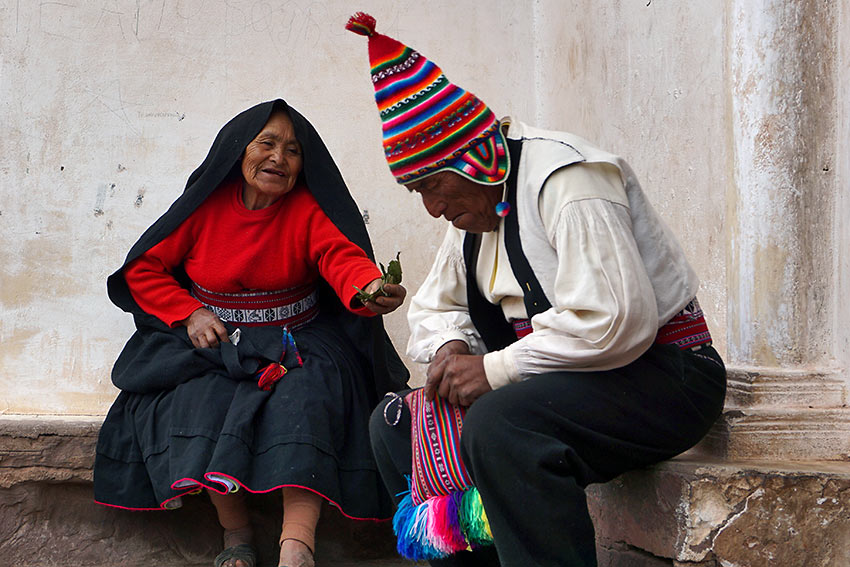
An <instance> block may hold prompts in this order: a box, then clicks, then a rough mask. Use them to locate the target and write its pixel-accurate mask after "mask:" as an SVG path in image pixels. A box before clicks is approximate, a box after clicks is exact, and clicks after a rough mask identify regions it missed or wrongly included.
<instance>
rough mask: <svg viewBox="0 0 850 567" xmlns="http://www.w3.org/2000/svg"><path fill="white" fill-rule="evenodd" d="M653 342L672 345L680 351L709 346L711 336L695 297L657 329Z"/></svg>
mask: <svg viewBox="0 0 850 567" xmlns="http://www.w3.org/2000/svg"><path fill="white" fill-rule="evenodd" d="M655 342H656V343H658V344H662V345H669V344H674V345H676V346H677V347H679V348H680V349H682V350H685V349H692V350H697V349H699V348H700V347H703V346H710V345H711V334H710V333H709V332H708V325H707V324H706V323H705V317H703V314H702V309H701V308H700V306H699V301H697V298H696V297H695V298H693V299H692V300H691V302H690V303H688V304H687V305H686V306H685V308H684V309H682V310H681V311H679V312H678V313H676V315H674V316H673V318H672V319H670V320H669V321H667V323H665V324H664V325H663V326H662V327H661V328H660V329H658V334H657V335H656V336H655Z"/></svg>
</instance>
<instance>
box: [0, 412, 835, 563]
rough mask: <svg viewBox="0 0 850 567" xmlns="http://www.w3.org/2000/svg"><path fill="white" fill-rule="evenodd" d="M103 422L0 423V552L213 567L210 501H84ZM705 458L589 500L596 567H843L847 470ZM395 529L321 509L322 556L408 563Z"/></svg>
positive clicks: (275, 511) (261, 511)
mask: <svg viewBox="0 0 850 567" xmlns="http://www.w3.org/2000/svg"><path fill="white" fill-rule="evenodd" d="M101 420H102V417H100V416H80V417H70V418H69V417H41V416H8V415H6V416H3V417H0V556H4V557H6V558H7V561H8V562H9V563H10V564H20V565H54V564H74V565H80V566H82V567H99V566H101V565H103V566H105V565H122V566H126V567H135V566H136V565H138V566H139V567H141V566H143V565H144V566H147V565H151V564H165V565H173V566H180V567H183V566H185V567H189V566H194V565H205V566H207V565H209V564H211V562H212V557H213V556H214V555H215V552H216V551H217V547H218V545H217V544H218V542H219V541H220V539H219V538H220V528H218V526H217V525H216V522H215V520H214V515H213V510H212V508H211V505H210V504H209V502H208V500H207V499H206V498H202V497H199V498H187V499H186V502H185V505H184V508H183V509H181V510H180V511H176V512H151V513H132V512H125V511H120V510H113V509H109V508H105V507H103V506H98V505H95V504H94V503H93V502H92V495H91V484H90V483H91V465H92V463H93V459H94V448H95V443H96V440H97V432H98V429H99V427H100V423H101ZM801 441H802V438H801ZM700 451H703V452H702V453H701V452H700ZM705 451H706V448H705V447H702V448H701V449H699V448H698V449H697V450H695V451H692V452H691V453H688V454H687V455H685V456H683V457H680V458H677V459H674V460H671V461H667V462H664V463H661V464H660V465H657V466H656V467H653V468H650V469H646V470H640V471H634V472H631V473H628V474H625V475H623V476H621V477H619V478H617V479H615V480H613V481H611V482H609V483H607V484H604V485H595V486H592V487H591V488H590V489H589V490H588V494H589V501H590V504H591V511H592V513H593V515H594V519H595V522H596V526H597V544H598V548H599V556H600V567H685V566H687V567H732V566H744V565H748V566H749V565H752V566H758V565H773V564H776V565H782V567H845V566H847V565H850V463H847V462H841V461H818V462H804V461H799V462H795V461H788V460H783V461H770V460H764V461H760V462H759V461H744V460H740V461H735V462H721V461H717V460H712V459H709V458H707V457H706V453H705ZM252 498H254V499H255V502H254V504H255V505H256V506H257V509H258V513H257V515H256V517H255V522H256V523H257V525H258V535H259V537H260V538H262V540H263V541H266V542H268V543H267V545H266V546H264V547H261V550H260V551H261V557H262V558H265V560H267V561H268V560H273V558H274V553H275V546H274V539H275V536H276V534H275V531H276V530H277V529H279V527H278V526H279V524H278V523H277V522H278V521H279V518H280V513H281V511H280V503H279V502H278V499H277V498H272V497H270V495H266V496H258V497H256V498H255V497H254V496H252ZM390 529H391V528H390V526H389V523H387V522H385V523H380V524H376V523H361V522H351V521H347V520H345V519H344V518H342V516H341V515H339V514H338V513H337V512H336V510H334V509H330V508H328V509H327V510H325V511H324V513H323V517H322V521H321V523H320V526H319V538H320V542H321V546H320V549H319V553H318V558H319V559H321V560H322V564H325V565H329V566H331V565H332V566H335V567H354V566H356V565H376V566H381V565H382V566H385V567H398V566H401V565H406V566H409V565H411V563H409V562H405V561H402V560H400V559H398V557H397V556H396V555H395V553H394V550H393V538H392V535H391V533H390ZM777 558H781V563H779V562H777V561H778V560H777ZM269 564H273V561H272V563H269Z"/></svg>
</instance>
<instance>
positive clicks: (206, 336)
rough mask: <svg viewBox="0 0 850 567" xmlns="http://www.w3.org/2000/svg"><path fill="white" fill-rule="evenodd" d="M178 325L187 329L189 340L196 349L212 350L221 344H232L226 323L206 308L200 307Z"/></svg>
mask: <svg viewBox="0 0 850 567" xmlns="http://www.w3.org/2000/svg"><path fill="white" fill-rule="evenodd" d="M178 323H180V324H181V325H183V326H185V327H186V332H187V333H188V334H189V340H191V341H192V345H194V347H195V348H212V347H217V346H218V344H219V343H228V342H230V339H228V338H227V329H226V328H225V327H224V323H222V322H221V319H219V318H218V316H217V315H216V314H215V313H213V312H212V311H210V310H209V309H206V308H205V307H199V308H198V309H196V310H195V311H193V312H192V314H191V315H189V316H188V317H186V318H185V319H183V320H182V321H178Z"/></svg>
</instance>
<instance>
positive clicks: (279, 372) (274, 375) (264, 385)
mask: <svg viewBox="0 0 850 567" xmlns="http://www.w3.org/2000/svg"><path fill="white" fill-rule="evenodd" d="M284 374H286V368H285V367H284V366H283V364H277V363H272V364H269V365H268V366H266V367H265V369H263V373H262V374H260V377H259V378H258V379H257V386H259V387H260V389H261V390H265V391H267V392H268V391H269V390H271V389H272V385H273V384H274V383H275V382H277V381H278V380H280V379H281V378H283V375H284Z"/></svg>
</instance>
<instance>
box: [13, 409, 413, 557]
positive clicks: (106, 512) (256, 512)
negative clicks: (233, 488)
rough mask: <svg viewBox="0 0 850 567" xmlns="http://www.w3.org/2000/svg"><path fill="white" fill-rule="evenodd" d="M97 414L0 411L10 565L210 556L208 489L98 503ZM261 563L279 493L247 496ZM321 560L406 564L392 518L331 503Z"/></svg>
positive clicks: (217, 538) (273, 543) (212, 531)
mask: <svg viewBox="0 0 850 567" xmlns="http://www.w3.org/2000/svg"><path fill="white" fill-rule="evenodd" d="M101 421H102V418H101V417H97V416H92V417H79V418H44V417H36V416H2V417H0V557H3V558H4V562H5V564H8V565H24V566H54V565H63V566H64V565H74V566H75V567H100V566H109V567H150V566H151V565H167V566H169V567H171V566H174V567H182V566H185V567H189V566H196V565H197V566H204V567H209V566H210V565H212V564H213V559H214V558H215V555H216V554H217V553H218V552H219V551H221V528H220V527H219V525H218V522H217V520H216V516H215V510H214V508H213V507H212V504H211V503H210V501H209V498H208V497H207V496H206V495H203V494H202V495H198V496H190V497H186V498H184V499H183V507H182V508H181V509H179V510H173V511H152V512H131V511H126V510H119V509H115V508H108V507H105V506H101V505H98V504H95V503H94V501H93V494H92V484H91V467H92V463H93V460H94V447H95V442H96V440H97V432H98V430H99V427H100V423H101ZM248 498H249V499H250V506H251V508H252V511H253V517H252V522H253V524H254V527H255V530H256V534H255V539H256V542H257V547H258V552H259V555H260V566H261V567H264V566H270V567H275V566H276V565H277V552H278V549H277V538H278V536H279V534H280V522H281V517H282V506H281V502H280V500H281V498H280V494H279V493H270V494H265V495H254V494H251V495H248ZM316 561H317V564H318V565H320V566H326V567H355V566H366V565H375V566H382V567H402V566H405V567H410V566H411V565H415V563H412V562H409V561H405V560H403V559H401V558H400V557H399V556H398V555H397V553H396V551H395V538H394V536H393V534H392V526H391V523H390V522H388V521H385V522H372V521H365V522H363V521H361V522H358V521H353V520H349V519H347V518H345V517H343V516H342V515H341V514H340V513H339V512H338V511H337V510H336V509H335V508H332V507H330V506H325V508H324V509H323V511H322V517H321V519H320V521H319V527H318V533H317V550H316Z"/></svg>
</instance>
